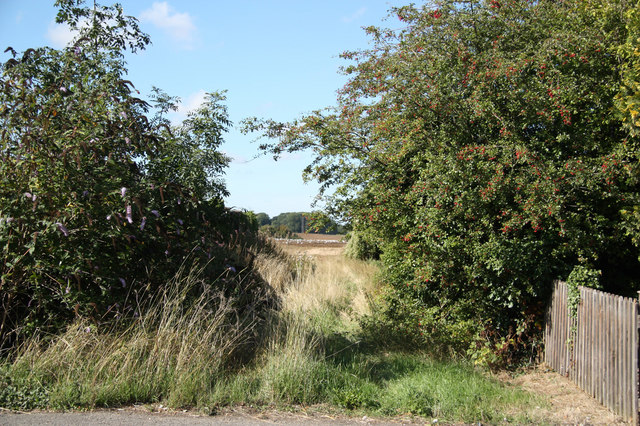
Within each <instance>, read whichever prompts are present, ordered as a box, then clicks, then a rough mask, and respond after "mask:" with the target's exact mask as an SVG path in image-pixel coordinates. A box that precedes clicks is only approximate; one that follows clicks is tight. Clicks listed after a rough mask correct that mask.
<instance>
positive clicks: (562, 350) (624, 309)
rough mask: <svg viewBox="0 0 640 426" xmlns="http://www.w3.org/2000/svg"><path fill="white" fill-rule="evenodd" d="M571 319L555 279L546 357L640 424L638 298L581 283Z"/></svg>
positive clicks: (563, 289) (603, 401) (564, 293)
mask: <svg viewBox="0 0 640 426" xmlns="http://www.w3.org/2000/svg"><path fill="white" fill-rule="evenodd" d="M579 289H580V304H579V305H578V314H577V316H576V318H575V319H571V318H570V315H569V308H568V303H567V301H568V297H567V296H568V288H567V285H566V284H565V283H563V282H556V284H555V289H554V292H553V298H552V302H551V304H550V306H549V309H548V311H547V323H546V328H545V335H544V340H545V354H544V357H545V362H546V363H547V365H549V366H550V367H551V368H553V369H554V370H556V371H558V372H559V373H560V374H562V375H565V376H568V377H569V378H570V379H571V380H573V381H574V382H575V383H576V384H577V385H578V386H580V388H582V389H583V390H584V391H586V392H587V393H589V394H590V395H591V396H593V397H594V398H596V399H597V400H598V401H599V402H600V403H601V404H603V405H605V406H607V407H608V408H610V409H611V410H612V411H614V412H615V413H617V414H619V415H621V416H622V417H625V418H626V419H627V420H632V421H633V422H634V424H638V301H637V300H635V299H630V298H626V297H620V296H615V295H613V294H609V293H604V292H601V291H597V290H593V289H590V288H585V287H580V288H579Z"/></svg>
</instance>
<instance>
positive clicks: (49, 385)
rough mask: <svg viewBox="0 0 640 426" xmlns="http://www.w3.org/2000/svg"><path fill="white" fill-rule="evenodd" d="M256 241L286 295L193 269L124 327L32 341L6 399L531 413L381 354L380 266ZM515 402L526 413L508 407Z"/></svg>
mask: <svg viewBox="0 0 640 426" xmlns="http://www.w3.org/2000/svg"><path fill="white" fill-rule="evenodd" d="M251 250H253V251H254V255H255V262H254V263H253V267H254V272H255V273H257V274H258V275H259V276H261V277H262V278H263V279H264V280H266V281H267V282H268V283H269V284H270V287H271V288H272V289H273V293H274V294H271V295H269V297H270V298H273V297H275V298H277V299H278V300H279V303H278V304H271V305H269V304H268V303H262V302H261V301H260V300H254V302H253V303H254V304H255V305H256V306H258V305H259V306H262V307H263V309H257V308H256V309H247V308H246V303H245V302H243V304H238V303H236V299H234V298H232V297H229V296H225V295H223V294H220V293H217V292H216V291H215V290H213V289H214V288H215V286H214V285H211V283H208V282H207V279H206V277H204V276H203V274H202V268H198V267H191V268H190V269H188V270H187V269H184V270H182V271H181V272H180V274H178V275H177V276H176V277H175V278H174V280H172V282H170V283H168V285H167V288H166V290H165V291H164V292H163V293H161V294H158V295H157V296H156V297H155V298H154V299H152V301H151V302H150V303H149V304H148V305H147V306H140V309H139V317H138V319H137V320H135V321H134V322H132V323H127V324H128V325H127V326H126V327H123V324H115V325H112V326H110V327H109V328H106V329H100V328H96V326H95V325H91V324H89V323H87V322H82V321H80V322H78V323H76V324H75V325H74V326H73V327H71V328H70V329H69V330H67V331H66V333H64V334H62V335H60V336H55V337H53V338H51V339H48V340H46V341H45V340H44V339H43V340H40V341H38V340H32V341H30V342H29V343H28V344H27V345H25V346H24V347H23V348H21V349H20V351H19V352H17V353H16V354H15V355H14V356H13V357H12V358H11V360H9V359H7V360H5V362H4V363H3V364H1V365H0V406H7V407H14V408H23V409H24V408H33V407H38V406H45V407H53V408H66V407H77V406H82V407H98V406H114V405H121V404H128V403H132V402H138V403H152V402H162V403H163V404H165V405H168V406H173V407H198V408H201V409H204V407H209V408H210V407H215V406H224V405H233V404H253V405H271V406H273V405H275V406H279V407H285V408H286V407H289V406H291V405H296V404H302V405H305V406H308V405H312V404H324V405H325V406H329V407H334V408H333V409H335V410H347V411H354V412H357V413H360V414H361V413H367V414H368V415H376V414H377V415H384V416H386V415H399V414H413V415H417V416H423V417H429V418H430V417H438V418H442V419H446V420H450V421H492V422H497V421H502V419H503V418H505V417H506V418H508V419H510V420H512V419H516V420H518V421H527V414H526V413H527V410H526V409H525V407H526V406H527V405H528V404H530V403H531V401H532V397H531V396H530V395H528V394H525V393H524V392H521V391H518V390H516V389H512V388H507V387H505V386H504V385H502V384H500V383H498V382H497V381H495V380H492V379H490V378H487V377H486V376H484V375H483V374H481V373H479V372H478V371H476V370H474V369H473V368H472V367H470V366H469V365H467V364H465V363H464V362H438V361H434V360H431V359H430V358H429V357H428V356H425V355H424V354H423V353H401V352H391V353H390V352H388V351H387V350H386V349H385V350H384V351H381V350H379V349H378V348H379V346H378V345H377V343H378V342H376V341H375V340H367V339H366V338H365V337H363V335H362V334H361V333H360V329H359V326H358V324H359V323H358V320H359V318H361V317H362V316H363V315H367V314H370V313H371V312H370V309H371V307H370V306H371V305H370V304H369V303H368V300H369V298H370V296H371V295H372V294H374V293H375V292H376V291H377V289H378V286H379V284H378V283H377V281H376V275H377V266H376V265H375V264H374V263H367V262H362V261H358V260H354V259H348V258H345V257H342V256H318V257H315V258H312V257H310V256H306V255H296V256H288V255H286V254H285V253H283V252H281V251H279V250H275V249H274V248H273V247H270V248H269V249H268V250H262V249H260V247H253V248H251ZM264 298H265V299H267V295H265V296H264ZM258 299H259V298H258ZM265 306H267V307H268V306H272V309H270V310H265V309H264V307H265ZM536 404H538V405H539V404H540V402H539V401H536ZM514 412H522V413H525V414H523V415H519V417H513V416H512V415H510V414H506V413H514Z"/></svg>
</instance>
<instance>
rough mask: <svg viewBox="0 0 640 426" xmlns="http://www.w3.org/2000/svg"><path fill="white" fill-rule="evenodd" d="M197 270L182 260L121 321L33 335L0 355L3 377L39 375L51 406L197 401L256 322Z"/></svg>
mask: <svg viewBox="0 0 640 426" xmlns="http://www.w3.org/2000/svg"><path fill="white" fill-rule="evenodd" d="M202 271H203V268H199V267H197V266H193V267H191V269H189V270H188V271H187V270H185V269H184V268H183V269H182V270H181V271H180V272H179V273H178V274H177V275H176V277H175V278H174V279H173V280H172V281H171V282H169V283H168V284H167V286H166V288H165V290H164V291H163V292H162V293H160V294H158V295H156V297H154V298H153V299H152V300H151V301H150V302H149V303H148V305H147V306H140V307H139V311H140V313H139V318H138V319H137V320H136V321H134V322H133V323H131V324H128V325H127V326H126V327H124V328H123V327H122V325H123V324H111V325H109V326H107V328H106V329H100V328H99V327H97V326H96V325H94V324H91V323H89V322H87V321H79V322H77V323H75V324H74V325H73V326H72V327H70V328H69V329H68V330H67V331H66V332H65V333H63V334H62V335H60V336H54V337H53V338H52V339H46V340H44V339H40V340H38V339H32V340H31V341H29V342H27V343H26V344H25V345H24V346H23V347H22V348H21V349H19V351H18V354H17V355H16V356H15V358H14V361H13V362H12V363H11V364H6V363H5V365H4V366H3V370H4V372H5V374H4V380H5V381H8V380H9V376H13V377H12V380H13V381H16V380H17V378H19V377H20V376H23V375H24V374H26V373H28V374H30V375H32V376H35V377H37V378H38V380H39V381H40V382H41V383H43V384H45V385H46V387H47V389H48V405H49V406H51V407H54V408H66V407H73V406H84V407H96V406H113V405H121V404H126V403H132V402H138V401H158V400H163V401H166V402H167V403H168V404H170V405H172V406H193V405H198V404H199V403H201V402H202V400H203V398H206V395H207V394H208V393H209V392H210V390H211V389H212V387H213V385H214V384H215V378H216V377H218V376H219V375H220V374H221V372H222V371H223V370H224V369H225V368H227V367H228V366H229V365H230V364H231V363H232V361H233V358H234V357H235V356H236V355H237V351H238V350H239V349H240V348H243V347H245V346H246V345H247V343H249V342H250V341H251V340H252V338H253V337H254V334H255V328H256V327H257V326H258V318H257V317H256V315H255V313H254V312H250V311H246V314H245V315H244V316H242V315H239V311H238V309H237V308H236V307H235V306H234V304H233V299H231V298H228V297H225V296H224V295H223V294H221V293H218V292H216V291H215V290H214V286H212V285H210V283H207V282H206V279H205V277H203V276H202ZM196 289H197V291H194V290H196ZM194 294H196V296H194ZM2 380H3V376H2V375H0V384H2V383H1V382H2ZM5 393H6V392H5ZM11 398H13V401H12V400H11ZM2 402H4V403H5V405H9V406H19V407H21V408H30V407H29V406H28V405H29V404H28V403H26V404H25V402H24V398H23V397H22V396H21V395H14V396H13V397H11V396H10V395H6V394H5V395H4V399H3V398H2V391H0V403H2ZM25 405H26V406H25Z"/></svg>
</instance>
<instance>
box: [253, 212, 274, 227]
mask: <svg viewBox="0 0 640 426" xmlns="http://www.w3.org/2000/svg"><path fill="white" fill-rule="evenodd" d="M256 219H257V220H258V226H264V225H271V218H270V217H269V215H268V214H266V213H258V214H257V215H256Z"/></svg>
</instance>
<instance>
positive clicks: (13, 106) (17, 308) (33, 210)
mask: <svg viewBox="0 0 640 426" xmlns="http://www.w3.org/2000/svg"><path fill="white" fill-rule="evenodd" d="M82 3H83V2H82V1H76V0H65V1H62V0H61V1H59V2H58V3H57V4H58V5H59V7H60V12H59V14H58V18H57V19H58V22H61V23H62V22H66V23H68V24H70V26H71V27H72V28H75V29H77V30H78V31H79V35H78V37H77V38H76V40H75V41H74V43H73V44H72V45H71V46H69V47H67V48H65V49H62V50H55V49H50V48H38V49H28V50H27V51H25V52H24V53H22V54H19V53H18V52H15V51H14V50H13V49H11V48H8V49H7V51H8V52H9V56H10V57H9V59H7V60H6V62H4V63H3V64H2V65H1V72H2V73H1V75H0V127H1V128H2V133H1V135H0V138H1V139H0V157H1V161H0V250H1V252H0V288H1V289H2V291H1V292H0V304H1V306H2V310H1V311H2V313H1V314H0V347H2V346H4V345H6V344H11V343H12V342H14V341H15V339H16V338H17V337H18V336H20V335H22V336H26V335H29V334H31V333H33V332H34V331H36V330H38V329H41V330H55V329H57V328H58V327H61V326H63V325H64V324H66V323H68V322H69V321H70V320H72V319H73V318H74V317H76V316H78V315H81V316H86V317H89V318H93V319H94V320H96V321H98V320H102V319H106V318H108V317H114V316H115V317H118V316H121V315H129V314H134V310H135V309H136V303H137V302H139V299H140V298H143V297H144V295H145V294H153V293H154V292H155V291H156V290H157V289H158V288H161V287H162V286H163V285H164V283H166V282H167V281H168V280H169V279H171V277H172V276H173V275H174V274H175V273H176V271H177V270H178V268H179V267H180V265H181V264H182V261H183V260H184V258H185V257H186V256H187V255H189V254H191V255H192V256H194V257H196V258H199V259H201V260H203V261H205V260H206V261H208V260H209V259H211V258H214V259H217V260H216V262H209V263H208V265H209V266H208V271H207V273H208V274H211V275H213V276H214V277H217V276H219V275H220V274H222V273H224V272H225V271H226V270H228V269H235V268H242V267H244V265H240V264H236V263H235V261H236V260H235V256H234V254H233V253H230V252H229V251H228V249H227V248H226V246H225V241H228V240H229V238H231V234H233V233H234V232H238V231H239V230H241V229H242V228H243V226H244V225H243V224H244V223H245V221H246V219H245V218H243V217H241V216H240V215H238V214H235V213H233V212H229V211H227V210H226V209H225V208H224V205H223V203H222V198H221V197H222V196H223V195H224V194H226V189H225V187H224V184H223V182H222V181H221V174H222V172H223V168H224V167H225V166H226V165H227V163H228V159H227V158H226V157H225V156H224V155H223V154H221V153H220V152H219V151H218V150H217V149H218V147H219V145H220V144H221V143H222V134H223V133H224V132H225V131H226V129H227V127H228V126H229V125H230V122H229V119H228V116H227V110H226V107H225V106H224V104H223V102H224V96H223V95H221V94H216V93H210V94H209V95H208V97H207V99H206V102H205V103H204V104H203V105H202V106H201V107H200V108H198V109H197V110H195V111H194V112H192V113H190V114H189V116H188V118H187V119H186V120H185V121H184V122H183V123H181V124H179V125H177V126H170V123H169V122H168V121H167V120H166V118H164V117H163V114H164V112H166V111H168V110H170V109H171V108H175V105H174V104H173V103H172V102H173V100H174V99H173V98H171V97H169V96H167V95H166V94H164V93H163V92H161V91H159V90H156V92H155V96H154V97H153V100H154V103H155V104H156V107H157V111H158V113H157V115H156V116H155V117H151V116H150V111H151V106H150V105H149V104H147V103H146V102H145V101H143V100H141V99H139V98H138V97H136V95H137V93H138V92H137V91H136V90H135V89H134V87H133V84H132V83H131V82H130V81H127V80H125V79H124V78H125V77H124V76H125V74H126V68H125V66H126V64H125V62H124V60H123V52H124V49H131V50H133V51H135V50H138V49H143V48H144V47H145V45H146V44H147V43H148V42H149V39H148V36H147V35H145V34H143V33H141V32H140V30H139V28H138V26H137V24H136V21H135V19H134V18H131V17H125V16H124V15H123V12H122V9H121V8H120V6H118V5H115V6H112V7H102V6H99V5H95V4H94V7H93V8H87V7H84V5H83V4H82ZM244 229H246V226H244ZM221 282H222V281H219V282H218V284H220V283H221ZM221 290H222V289H221ZM225 291H227V292H230V293H233V292H237V291H239V289H233V288H228V289H225ZM136 299H138V301H136Z"/></svg>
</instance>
